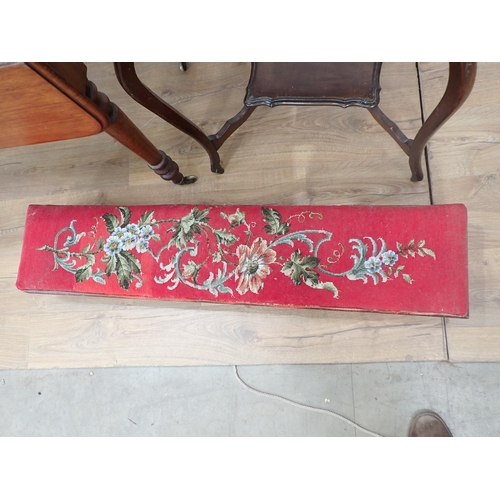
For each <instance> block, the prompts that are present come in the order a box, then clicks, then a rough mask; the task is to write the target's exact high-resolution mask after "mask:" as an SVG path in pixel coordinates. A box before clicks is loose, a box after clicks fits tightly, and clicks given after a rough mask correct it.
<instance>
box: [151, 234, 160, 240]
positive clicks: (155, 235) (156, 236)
mask: <svg viewBox="0 0 500 500" xmlns="http://www.w3.org/2000/svg"><path fill="white" fill-rule="evenodd" d="M151 239H152V240H154V241H161V238H160V235H159V234H153V236H151Z"/></svg>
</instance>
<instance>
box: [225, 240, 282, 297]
mask: <svg viewBox="0 0 500 500" xmlns="http://www.w3.org/2000/svg"><path fill="white" fill-rule="evenodd" d="M236 255H237V256H238V259H239V261H238V266H237V267H236V271H235V275H234V277H235V280H237V281H238V287H237V288H236V291H237V292H238V293H240V294H241V295H244V294H245V293H247V292H248V290H250V291H251V292H253V293H259V291H260V289H261V288H262V287H263V286H264V282H263V280H264V278H265V277H266V276H268V275H269V273H270V272H271V268H270V267H269V266H270V265H271V264H272V263H273V262H274V261H275V260H276V252H275V251H274V250H272V249H271V248H267V242H266V241H265V240H263V239H262V238H257V239H256V240H255V241H254V242H253V244H252V248H248V247H247V246H246V245H240V246H239V247H238V248H237V250H236Z"/></svg>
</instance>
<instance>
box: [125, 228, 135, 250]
mask: <svg viewBox="0 0 500 500" xmlns="http://www.w3.org/2000/svg"><path fill="white" fill-rule="evenodd" d="M121 241H122V243H123V248H124V249H125V250H132V249H133V248H134V247H135V245H136V244H137V235H136V234H133V233H131V232H129V231H127V232H126V233H125V234H124V235H123V238H122V239H121Z"/></svg>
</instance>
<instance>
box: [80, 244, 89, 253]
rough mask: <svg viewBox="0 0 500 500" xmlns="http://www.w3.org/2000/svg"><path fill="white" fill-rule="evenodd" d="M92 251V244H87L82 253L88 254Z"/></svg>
mask: <svg viewBox="0 0 500 500" xmlns="http://www.w3.org/2000/svg"><path fill="white" fill-rule="evenodd" d="M89 250H90V243H87V244H86V245H85V246H84V247H83V250H82V253H87V252H88V251H89Z"/></svg>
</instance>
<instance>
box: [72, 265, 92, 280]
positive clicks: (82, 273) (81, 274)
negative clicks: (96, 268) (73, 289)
mask: <svg viewBox="0 0 500 500" xmlns="http://www.w3.org/2000/svg"><path fill="white" fill-rule="evenodd" d="M91 275H92V267H91V266H87V265H85V266H82V267H79V268H78V269H77V270H76V272H75V279H76V282H77V283H81V282H82V281H85V280H88V279H89V278H90V276H91Z"/></svg>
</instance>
